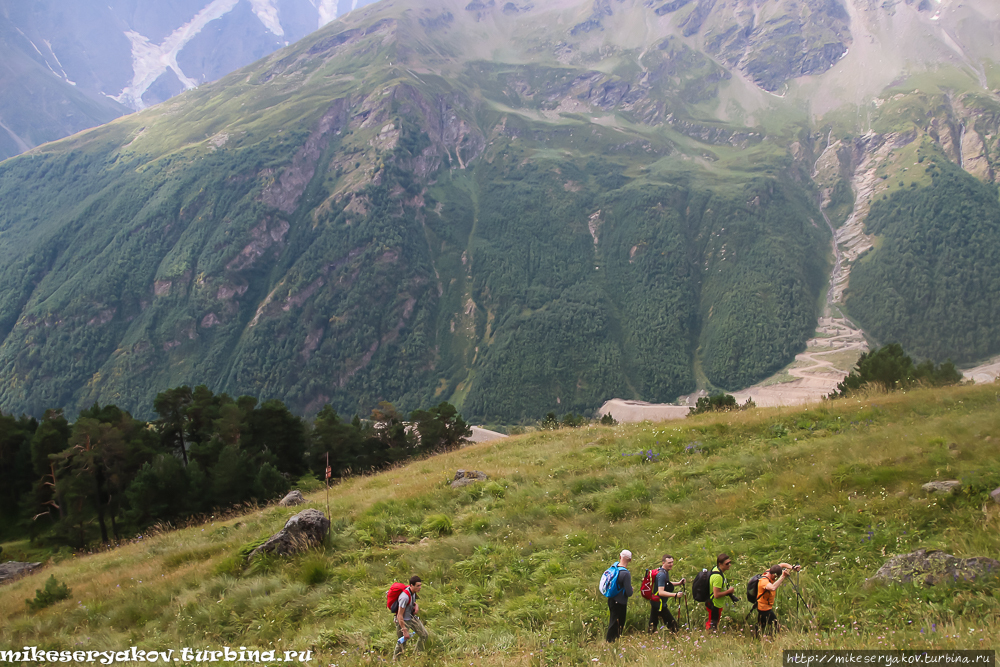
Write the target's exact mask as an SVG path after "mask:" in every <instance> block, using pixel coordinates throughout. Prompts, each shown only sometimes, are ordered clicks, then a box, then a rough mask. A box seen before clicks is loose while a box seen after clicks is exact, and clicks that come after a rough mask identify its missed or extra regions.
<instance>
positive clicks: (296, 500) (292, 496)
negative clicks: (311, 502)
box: [278, 489, 306, 507]
mask: <svg viewBox="0 0 1000 667" xmlns="http://www.w3.org/2000/svg"><path fill="white" fill-rule="evenodd" d="M305 502H306V499H305V498H303V497H302V492H301V491H299V490H298V489H295V490H294V491H289V492H288V495H287V496H285V497H284V498H282V499H281V500H279V501H278V505H280V506H281V507H294V506H296V505H303V504H305Z"/></svg>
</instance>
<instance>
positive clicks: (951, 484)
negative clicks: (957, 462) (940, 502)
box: [920, 479, 962, 495]
mask: <svg viewBox="0 0 1000 667" xmlns="http://www.w3.org/2000/svg"><path fill="white" fill-rule="evenodd" d="M920 488H921V489H923V490H924V491H926V492H927V493H943V494H944V495H950V494H952V493H955V491H957V490H959V489H960V488H962V483H961V482H960V481H958V480H957V479H945V480H935V481H933V482H927V483H926V484H924V485H923V486H921V487H920Z"/></svg>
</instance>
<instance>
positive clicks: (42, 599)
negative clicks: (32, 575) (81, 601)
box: [25, 575, 73, 611]
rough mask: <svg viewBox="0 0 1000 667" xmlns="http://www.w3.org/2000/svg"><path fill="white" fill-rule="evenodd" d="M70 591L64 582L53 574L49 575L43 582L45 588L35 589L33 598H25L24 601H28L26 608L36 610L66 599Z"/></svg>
mask: <svg viewBox="0 0 1000 667" xmlns="http://www.w3.org/2000/svg"><path fill="white" fill-rule="evenodd" d="M72 592H73V591H71V590H70V589H69V588H67V587H66V584H64V583H60V582H59V581H57V580H56V577H55V575H50V576H49V580H48V581H46V582H45V588H42V589H35V599H34V600H30V599H29V600H25V602H27V603H28V609H30V610H31V611H38V610H40V609H45V608H46V607H51V606H52V605H54V604H55V603H56V602H59V601H61V600H65V599H67V598H68V597H69V596H70V593H72Z"/></svg>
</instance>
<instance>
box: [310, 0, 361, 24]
mask: <svg viewBox="0 0 1000 667" xmlns="http://www.w3.org/2000/svg"><path fill="white" fill-rule="evenodd" d="M355 4H357V2H355ZM313 6H314V7H316V11H318V12H319V27H320V28H322V27H323V26H325V25H326V24H327V23H329V22H330V21H332V20H334V19H335V18H337V0H313Z"/></svg>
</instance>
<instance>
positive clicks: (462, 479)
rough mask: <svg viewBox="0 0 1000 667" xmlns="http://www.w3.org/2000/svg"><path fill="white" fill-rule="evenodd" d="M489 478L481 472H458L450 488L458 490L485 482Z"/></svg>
mask: <svg viewBox="0 0 1000 667" xmlns="http://www.w3.org/2000/svg"><path fill="white" fill-rule="evenodd" d="M488 479H489V476H488V475H487V474H486V473H484V472H482V471H481V470H459V471H458V472H456V473H455V479H453V480H452V482H451V488H453V489H458V488H461V487H463V486H468V485H469V484H475V483H476V482H485V481H486V480H488Z"/></svg>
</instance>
